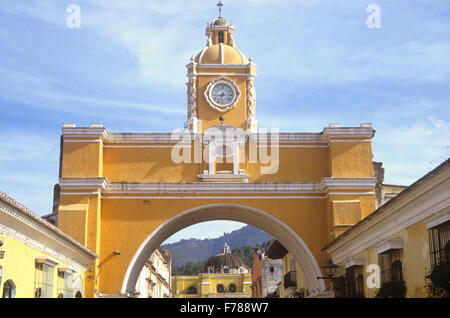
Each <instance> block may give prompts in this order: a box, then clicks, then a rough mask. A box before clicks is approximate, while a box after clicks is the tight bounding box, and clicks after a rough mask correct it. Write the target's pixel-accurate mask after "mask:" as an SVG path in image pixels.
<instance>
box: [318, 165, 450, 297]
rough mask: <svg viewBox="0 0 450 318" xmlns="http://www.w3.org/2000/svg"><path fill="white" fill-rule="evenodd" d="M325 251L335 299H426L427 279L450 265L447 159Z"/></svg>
mask: <svg viewBox="0 0 450 318" xmlns="http://www.w3.org/2000/svg"><path fill="white" fill-rule="evenodd" d="M324 251H326V252H327V253H329V254H330V256H331V259H332V262H333V263H334V264H336V265H339V266H340V267H339V269H338V271H337V273H336V274H335V275H334V276H335V277H336V278H339V279H338V280H335V281H334V283H335V284H334V285H335V286H334V287H335V294H336V297H345V296H347V297H375V296H376V295H379V296H384V297H389V295H390V296H393V297H414V298H417V297H427V296H428V290H427V288H426V286H427V284H428V283H429V281H427V279H425V277H426V276H427V275H428V274H429V272H430V270H431V269H433V267H434V266H435V265H439V264H450V159H448V160H447V161H445V162H443V163H442V164H441V165H440V166H438V167H437V168H436V169H434V170H433V171H431V172H429V173H428V174H426V175H425V176H424V177H422V178H421V179H419V180H417V181H416V182H415V183H413V184H412V185H411V186H409V187H408V188H406V189H405V190H404V191H402V192H401V193H400V194H398V195H397V196H395V197H394V198H392V199H390V200H389V201H388V202H387V203H385V204H384V205H382V206H381V207H379V208H378V209H377V210H376V211H375V212H374V213H372V214H371V215H370V216H369V217H367V218H365V219H364V220H362V221H360V222H358V223H357V224H356V225H355V226H353V227H352V228H350V229H349V230H348V231H346V232H345V233H343V234H342V235H341V236H339V237H338V238H337V239H335V240H333V241H332V242H330V243H329V244H328V245H326V246H325V247H324ZM447 266H448V265H447ZM447 279H448V275H447Z"/></svg>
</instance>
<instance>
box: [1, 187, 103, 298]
mask: <svg viewBox="0 0 450 318" xmlns="http://www.w3.org/2000/svg"><path fill="white" fill-rule="evenodd" d="M96 258H98V256H97V255H96V254H95V253H94V252H92V251H90V250H88V249H87V248H86V247H84V246H83V245H82V244H80V243H78V242H76V241H75V240H74V239H72V238H71V237H69V236H68V235H67V234H65V233H63V232H62V231H61V230H59V229H58V228H56V227H55V226H54V225H52V224H50V223H49V222H47V221H45V220H43V219H42V218H40V217H39V216H38V215H36V214H35V213H33V212H32V211H30V210H29V209H27V208H26V207H25V206H23V205H22V204H20V203H18V202H17V201H15V200H14V199H12V198H11V197H9V196H7V195H6V194H5V193H3V192H0V296H1V297H3V298H33V297H36V298H56V297H58V298H73V297H77V298H81V297H84V295H85V294H84V282H85V281H86V280H94V279H95V277H94V276H93V274H89V273H90V269H92V268H93V267H91V266H92V265H94V264H95V259H96ZM86 269H88V271H87V274H85V271H86ZM92 272H93V271H92Z"/></svg>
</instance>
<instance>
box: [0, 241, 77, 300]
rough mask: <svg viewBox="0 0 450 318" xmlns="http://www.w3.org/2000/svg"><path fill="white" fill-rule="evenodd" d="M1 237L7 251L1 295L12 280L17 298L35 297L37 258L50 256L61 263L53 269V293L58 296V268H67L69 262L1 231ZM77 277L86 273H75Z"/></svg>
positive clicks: (0, 284) (53, 295) (0, 261)
mask: <svg viewBox="0 0 450 318" xmlns="http://www.w3.org/2000/svg"><path fill="white" fill-rule="evenodd" d="M0 237H1V239H2V241H3V243H4V245H3V246H2V248H1V249H0V250H2V251H5V255H4V258H3V259H0V266H1V267H2V272H3V274H2V278H1V283H0V297H2V296H3V287H4V284H5V282H6V281H7V280H12V281H13V282H14V285H15V286H16V296H15V297H16V298H34V296H35V295H34V292H35V281H36V280H35V273H36V267H35V266H36V259H37V258H49V259H51V260H53V261H56V262H58V263H59V264H57V265H55V267H54V270H53V289H52V290H53V294H52V298H56V297H57V296H58V294H57V292H58V268H63V267H64V268H67V267H69V266H70V264H67V263H65V262H63V261H61V260H58V259H55V258H54V257H52V256H50V255H48V254H47V253H45V252H43V251H42V250H40V249H37V248H35V247H32V246H30V245H28V244H26V243H24V242H21V241H19V240H17V239H15V238H12V237H10V236H8V235H6V234H4V233H1V232H0ZM77 278H81V281H83V280H84V274H83V273H81V272H78V273H76V274H74V275H73V281H75V280H76V279H77Z"/></svg>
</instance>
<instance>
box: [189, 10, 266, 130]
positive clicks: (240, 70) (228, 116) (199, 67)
mask: <svg viewBox="0 0 450 318" xmlns="http://www.w3.org/2000/svg"><path fill="white" fill-rule="evenodd" d="M234 31H235V29H234V27H233V26H232V25H231V24H230V23H229V22H228V21H227V20H225V19H224V18H222V17H221V16H219V17H218V18H217V19H215V20H214V21H213V22H212V23H208V25H207V27H206V36H207V42H206V47H205V48H204V49H203V50H202V51H201V52H200V53H198V54H197V55H196V56H195V57H194V56H193V57H192V58H191V62H190V63H189V64H188V65H187V76H188V79H189V81H188V83H187V93H188V114H187V117H188V121H187V123H188V128H189V130H190V131H191V132H194V133H197V132H200V133H201V132H204V131H205V130H207V129H208V128H210V127H214V126H217V125H220V124H221V123H222V124H226V125H229V126H233V127H235V128H240V129H242V130H243V131H246V132H256V130H257V120H256V119H255V110H256V109H255V107H256V95H255V88H254V79H255V77H256V68H257V67H256V65H255V64H254V63H253V59H252V58H249V59H247V58H246V57H245V55H244V54H242V52H241V51H239V49H238V48H237V46H236V43H235V41H234Z"/></svg>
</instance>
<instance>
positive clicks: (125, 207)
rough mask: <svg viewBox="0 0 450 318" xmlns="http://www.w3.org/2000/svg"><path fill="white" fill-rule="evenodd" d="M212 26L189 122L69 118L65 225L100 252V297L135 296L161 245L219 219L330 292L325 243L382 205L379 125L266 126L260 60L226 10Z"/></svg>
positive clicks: (196, 69) (94, 289)
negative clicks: (250, 54) (242, 44)
mask: <svg viewBox="0 0 450 318" xmlns="http://www.w3.org/2000/svg"><path fill="white" fill-rule="evenodd" d="M206 36H207V44H206V47H205V48H203V49H202V50H201V51H200V52H199V53H198V54H196V55H195V56H194V57H192V58H191V60H190V62H189V64H188V65H187V75H188V83H187V84H188V96H187V97H188V98H187V100H188V103H187V104H188V105H187V125H186V127H187V128H186V129H184V130H183V129H181V130H176V131H174V132H173V133H111V132H109V131H108V130H107V129H106V128H105V127H103V126H102V125H101V124H92V125H90V126H89V127H77V126H76V125H75V124H64V125H63V128H62V143H61V147H62V148H61V167H60V181H59V186H60V189H61V192H60V200H59V202H60V204H59V209H58V215H57V222H58V224H57V225H58V227H59V228H60V229H61V230H63V231H64V232H66V233H69V234H70V235H71V236H72V237H74V238H75V239H76V240H77V241H78V242H80V243H82V244H84V245H85V246H86V247H87V248H89V249H91V250H92V251H94V252H95V253H97V254H98V255H100V259H99V260H97V261H96V266H95V276H96V277H98V279H97V280H95V281H89V280H86V282H85V288H86V295H87V296H89V297H94V296H99V295H103V296H130V297H132V296H133V295H135V292H136V290H135V287H136V282H137V280H138V277H139V274H140V273H141V270H142V268H143V267H144V265H145V263H146V261H147V260H148V258H149V257H150V255H151V254H152V253H153V252H154V251H155V249H156V248H157V247H158V246H160V245H161V244H162V243H163V242H164V241H165V240H166V239H167V238H168V237H170V236H171V235H173V234H174V233H176V232H177V231H179V230H181V229H183V228H185V227H188V226H190V225H193V224H196V223H200V222H205V221H213V220H230V221H238V222H243V223H247V224H250V225H253V226H255V227H258V228H260V229H262V230H263V231H265V232H267V233H268V234H270V235H271V236H273V237H275V238H276V239H277V240H278V241H279V242H280V243H282V244H283V246H285V247H286V249H287V250H288V251H289V252H290V253H291V255H292V256H293V257H294V258H295V259H296V260H297V262H298V264H299V266H300V267H301V268H302V270H303V273H304V276H305V280H306V285H307V289H308V290H309V292H310V294H311V295H319V294H320V293H323V292H324V291H325V290H326V284H325V283H324V282H323V281H320V280H317V277H318V276H322V274H323V273H322V271H321V269H320V264H323V263H325V262H326V260H327V259H328V256H327V254H326V253H325V252H324V251H322V250H321V248H322V247H323V246H325V245H326V244H327V243H328V242H330V241H331V240H333V239H334V238H336V237H337V236H338V235H339V234H341V233H343V232H344V231H345V230H347V229H348V228H350V227H351V226H352V225H353V224H355V223H357V222H358V221H360V220H361V219H362V218H364V217H366V216H368V215H369V214H370V213H371V212H372V211H374V210H375V192H374V191H375V178H374V175H373V168H372V167H373V162H372V157H373V154H372V146H371V141H372V138H373V136H374V133H375V131H374V130H373V128H372V126H371V125H370V124H361V125H357V126H356V127H340V125H339V124H330V125H329V127H326V128H324V129H323V130H322V131H320V132H313V133H311V132H295V133H284V132H280V131H279V130H278V129H273V130H270V131H264V130H261V129H258V122H257V119H256V94H255V79H256V70H257V66H256V64H255V63H254V61H253V59H252V58H247V57H246V56H245V55H244V54H243V53H242V52H241V51H240V50H239V49H238V48H237V44H236V41H235V29H234V27H233V26H232V25H231V24H230V23H229V22H228V21H226V20H225V19H224V18H218V19H215V20H214V21H213V22H212V23H210V24H208V26H207V28H206ZM186 43H189V41H186ZM180 93H181V92H180ZM281 128H282V127H281ZM116 252H119V253H116Z"/></svg>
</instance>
